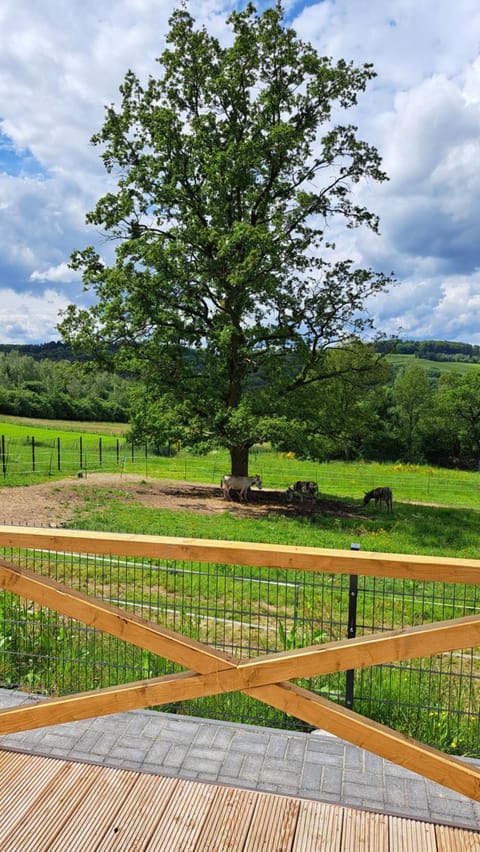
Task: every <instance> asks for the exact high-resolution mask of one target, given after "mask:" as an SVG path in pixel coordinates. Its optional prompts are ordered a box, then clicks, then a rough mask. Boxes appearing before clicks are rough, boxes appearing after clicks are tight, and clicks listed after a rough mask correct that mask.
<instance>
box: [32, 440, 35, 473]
mask: <svg viewBox="0 0 480 852" xmlns="http://www.w3.org/2000/svg"><path fill="white" fill-rule="evenodd" d="M32 472H33V473H35V438H34V436H33V435H32Z"/></svg>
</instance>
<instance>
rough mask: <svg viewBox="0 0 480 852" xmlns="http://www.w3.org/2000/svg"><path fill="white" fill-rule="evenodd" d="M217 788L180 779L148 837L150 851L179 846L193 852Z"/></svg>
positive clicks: (162, 850) (183, 851)
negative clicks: (166, 806) (150, 836)
mask: <svg viewBox="0 0 480 852" xmlns="http://www.w3.org/2000/svg"><path fill="white" fill-rule="evenodd" d="M215 790H216V788H215V787H213V786H212V785H210V784H202V783H200V782H196V781H185V780H183V779H180V780H179V782H178V787H177V790H176V794H175V797H174V799H173V800H172V799H171V800H170V802H169V807H168V808H167V809H166V810H165V811H164V813H163V814H162V818H161V820H160V822H159V823H158V825H157V828H156V830H155V832H154V834H153V836H152V838H151V840H150V843H149V846H148V850H149V852H154V850H155V852H157V850H158V852H165V850H166V849H172V850H173V849H181V850H182V852H193V850H194V849H195V846H196V845H197V841H198V838H199V836H200V834H201V831H202V827H203V823H204V821H205V817H206V814H207V812H208V810H209V806H210V803H211V800H212V799H213V797H214V796H215Z"/></svg>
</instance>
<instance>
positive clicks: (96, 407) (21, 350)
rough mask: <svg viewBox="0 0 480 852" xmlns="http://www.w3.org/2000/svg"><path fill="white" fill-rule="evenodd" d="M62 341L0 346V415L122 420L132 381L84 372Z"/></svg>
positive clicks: (127, 408) (125, 417) (126, 414)
mask: <svg viewBox="0 0 480 852" xmlns="http://www.w3.org/2000/svg"><path fill="white" fill-rule="evenodd" d="M70 355H71V353H70V352H69V350H68V347H62V344H55V343H53V344H45V345H42V346H23V347H16V348H15V349H12V348H7V347H6V346H2V347H1V348H0V414H9V415H16V416H18V417H41V418H47V419H55V420H56V419H60V420H87V421H107V422H110V423H126V422H128V420H129V416H130V402H129V393H130V388H131V382H129V381H127V380H126V379H124V378H122V377H120V376H117V375H115V374H110V373H107V372H98V371H88V370H86V369H85V368H80V364H79V363H77V362H75V360H74V359H73V358H72V359H71V358H70Z"/></svg>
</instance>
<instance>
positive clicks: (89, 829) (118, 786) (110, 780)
mask: <svg viewBox="0 0 480 852" xmlns="http://www.w3.org/2000/svg"><path fill="white" fill-rule="evenodd" d="M177 783H178V779H176V778H161V777H158V776H155V775H142V774H140V773H136V772H135V773H134V772H131V771H129V770H125V771H122V772H119V770H115V769H111V770H109V773H108V774H106V773H102V797H101V800H100V801H99V796H98V792H99V791H98V789H97V788H95V789H94V790H92V795H91V796H88V797H87V798H86V799H84V801H83V802H82V807H81V809H78V810H77V812H76V813H75V815H74V817H73V818H71V819H70V822H69V824H68V826H66V827H65V830H64V831H63V833H62V836H61V838H59V841H58V845H53V846H52V852H63V850H65V852H70V850H73V852H74V850H78V852H84V850H86V849H95V850H96V852H100V850H104V852H110V850H112V852H113V850H116V852H117V850H118V852H120V850H122V852H131V850H132V849H146V848H147V847H148V842H149V840H150V837H151V835H152V834H153V832H154V830H155V826H156V824H157V822H158V821H159V820H160V818H161V816H162V814H163V812H164V810H165V808H166V807H167V806H168V803H169V801H170V799H171V798H172V796H174V795H175V789H176V787H177ZM95 797H96V798H95Z"/></svg>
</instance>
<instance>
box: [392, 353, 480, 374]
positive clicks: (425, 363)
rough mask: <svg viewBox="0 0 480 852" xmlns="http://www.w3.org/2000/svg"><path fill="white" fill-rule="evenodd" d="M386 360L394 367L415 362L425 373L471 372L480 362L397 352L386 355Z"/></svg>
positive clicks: (478, 366) (405, 365)
mask: <svg viewBox="0 0 480 852" xmlns="http://www.w3.org/2000/svg"><path fill="white" fill-rule="evenodd" d="M387 361H388V362H389V364H392V366H394V367H408V365H409V364H412V363H415V364H418V365H419V366H420V367H423V369H424V370H425V371H426V372H427V373H451V372H454V373H471V372H473V371H475V370H478V369H479V368H480V364H472V363H470V362H469V361H430V360H429V359H428V358H416V357H415V355H404V354H402V353H398V354H395V355H387Z"/></svg>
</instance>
